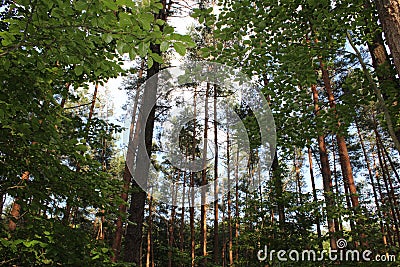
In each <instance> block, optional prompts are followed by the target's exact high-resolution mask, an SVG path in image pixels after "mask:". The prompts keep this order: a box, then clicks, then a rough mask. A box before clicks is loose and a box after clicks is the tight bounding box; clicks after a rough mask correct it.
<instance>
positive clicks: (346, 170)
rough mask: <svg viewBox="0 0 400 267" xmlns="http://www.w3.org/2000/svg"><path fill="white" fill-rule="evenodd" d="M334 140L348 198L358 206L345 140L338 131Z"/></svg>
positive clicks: (331, 100)
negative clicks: (346, 186)
mask: <svg viewBox="0 0 400 267" xmlns="http://www.w3.org/2000/svg"><path fill="white" fill-rule="evenodd" d="M320 65H321V71H322V78H323V81H324V86H325V90H326V93H327V95H328V100H329V106H330V107H331V109H333V110H334V111H335V112H336V102H335V97H334V95H333V91H332V86H331V81H330V78H329V73H328V70H327V69H326V68H325V66H324V64H323V62H322V60H320ZM338 127H340V121H338ZM336 141H337V144H338V149H339V159H340V166H341V168H342V174H343V180H344V181H345V183H347V185H348V188H349V190H350V199H351V203H352V206H353V207H354V208H357V207H358V206H359V200H358V195H357V188H356V185H355V182H354V177H353V171H352V168H351V163H350V158H349V153H348V151H347V145H346V141H345V139H344V137H343V136H342V135H341V134H340V133H337V134H336Z"/></svg>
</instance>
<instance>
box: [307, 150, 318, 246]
mask: <svg viewBox="0 0 400 267" xmlns="http://www.w3.org/2000/svg"><path fill="white" fill-rule="evenodd" d="M307 152H308V163H309V165H310V179H311V187H312V194H313V200H314V203H315V204H316V203H318V197H317V189H316V187H315V178H314V168H313V162H312V153H311V147H310V146H308V150H307ZM319 218H320V215H319V212H318V211H317V212H315V224H316V226H317V235H318V240H319V241H318V245H319V248H320V249H322V239H321V237H322V234H321V225H320V219H319Z"/></svg>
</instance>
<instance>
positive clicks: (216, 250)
mask: <svg viewBox="0 0 400 267" xmlns="http://www.w3.org/2000/svg"><path fill="white" fill-rule="evenodd" d="M213 111H214V123H213V125H214V251H213V253H214V263H215V264H218V263H219V259H220V258H219V256H220V255H219V244H218V241H219V236H218V234H219V233H218V230H219V229H218V224H219V221H218V204H219V199H218V122H217V86H216V85H215V84H214V109H213Z"/></svg>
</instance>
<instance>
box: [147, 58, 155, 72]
mask: <svg viewBox="0 0 400 267" xmlns="http://www.w3.org/2000/svg"><path fill="white" fill-rule="evenodd" d="M153 64H154V61H153V59H152V58H151V57H149V58H148V59H147V67H148V68H149V69H150V68H151V67H153Z"/></svg>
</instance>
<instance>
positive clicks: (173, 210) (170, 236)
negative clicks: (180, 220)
mask: <svg viewBox="0 0 400 267" xmlns="http://www.w3.org/2000/svg"><path fill="white" fill-rule="evenodd" d="M176 172H177V176H178V177H177V180H179V178H180V175H181V172H180V170H179V169H178V170H177V171H176ZM173 186H174V187H173V191H172V208H171V218H170V220H169V227H168V267H172V266H174V265H173V264H172V253H173V246H174V229H175V227H174V225H175V215H176V197H177V190H176V186H177V185H176V184H174V185H173Z"/></svg>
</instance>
